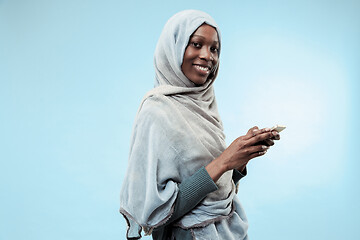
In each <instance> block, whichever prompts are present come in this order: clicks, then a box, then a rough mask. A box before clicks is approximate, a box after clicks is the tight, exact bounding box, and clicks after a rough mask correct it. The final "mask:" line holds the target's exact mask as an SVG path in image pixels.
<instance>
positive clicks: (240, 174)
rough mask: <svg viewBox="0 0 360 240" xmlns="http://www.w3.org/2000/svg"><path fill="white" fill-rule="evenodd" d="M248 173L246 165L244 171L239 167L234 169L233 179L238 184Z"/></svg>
mask: <svg viewBox="0 0 360 240" xmlns="http://www.w3.org/2000/svg"><path fill="white" fill-rule="evenodd" d="M246 175H247V168H246V167H245V169H244V171H242V172H240V171H239V170H237V169H234V171H233V177H232V178H233V180H234V183H235V184H236V183H237V182H239V181H240V179H242V178H243V177H245V176H246Z"/></svg>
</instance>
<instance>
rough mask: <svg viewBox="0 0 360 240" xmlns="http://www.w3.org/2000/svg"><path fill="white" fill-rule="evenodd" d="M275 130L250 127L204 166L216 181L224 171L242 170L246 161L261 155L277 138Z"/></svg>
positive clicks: (278, 136) (278, 137) (277, 134)
mask: <svg viewBox="0 0 360 240" xmlns="http://www.w3.org/2000/svg"><path fill="white" fill-rule="evenodd" d="M279 139H280V135H279V133H278V132H277V131H271V129H269V128H263V129H259V128H258V127H256V126H255V127H253V128H250V129H249V131H248V132H247V134H246V135H244V136H241V137H238V138H237V139H235V140H234V141H233V142H232V143H231V144H230V146H229V147H228V148H227V149H225V151H224V152H223V153H222V154H221V155H220V156H219V157H218V158H216V159H214V160H213V161H212V162H211V163H209V164H208V165H207V166H206V167H205V168H206V170H207V171H208V173H209V175H210V177H211V178H212V179H213V180H214V182H216V181H217V180H218V179H219V178H220V177H221V176H222V175H223V174H224V173H225V172H227V171H229V170H232V169H237V170H239V171H240V172H242V171H244V169H245V167H246V165H247V163H248V162H249V161H250V160H251V159H253V158H256V157H260V156H263V155H264V154H265V153H266V152H267V150H268V149H269V148H270V146H272V145H274V140H279Z"/></svg>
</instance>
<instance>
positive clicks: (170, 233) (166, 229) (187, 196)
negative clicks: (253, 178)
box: [152, 167, 247, 240]
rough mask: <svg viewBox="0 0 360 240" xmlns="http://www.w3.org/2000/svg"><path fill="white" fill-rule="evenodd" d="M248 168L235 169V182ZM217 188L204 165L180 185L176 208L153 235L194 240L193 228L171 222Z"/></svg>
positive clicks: (160, 238) (161, 239) (164, 239)
mask: <svg viewBox="0 0 360 240" xmlns="http://www.w3.org/2000/svg"><path fill="white" fill-rule="evenodd" d="M246 174H247V171H246V168H245V170H244V171H243V173H241V172H239V171H238V170H236V169H234V170H233V181H234V183H235V184H237V183H238V181H239V180H240V179H241V178H243V177H244V176H246ZM216 189H217V186H216V184H215V183H214V182H213V180H212V178H211V177H210V176H209V174H208V173H207V171H206V169H205V168H204V167H202V168H201V169H200V170H199V171H197V172H196V173H195V174H194V175H192V176H191V177H189V178H188V179H186V180H185V181H183V182H182V183H181V184H180V185H179V193H178V197H177V199H176V201H175V209H174V213H173V215H172V216H171V218H170V219H169V220H168V221H167V222H166V223H165V224H164V225H163V226H161V227H159V228H157V229H154V231H153V233H152V236H153V239H154V240H167V239H181V240H192V239H193V235H192V232H191V229H189V230H184V229H182V228H179V227H172V226H171V223H173V222H174V221H176V220H177V219H179V218H181V217H182V216H183V215H185V214H186V213H187V212H189V211H190V210H191V209H192V208H193V207H195V206H196V205H197V204H198V203H199V202H200V201H201V200H202V199H203V198H205V197H206V195H207V194H208V193H210V192H212V191H215V190H216Z"/></svg>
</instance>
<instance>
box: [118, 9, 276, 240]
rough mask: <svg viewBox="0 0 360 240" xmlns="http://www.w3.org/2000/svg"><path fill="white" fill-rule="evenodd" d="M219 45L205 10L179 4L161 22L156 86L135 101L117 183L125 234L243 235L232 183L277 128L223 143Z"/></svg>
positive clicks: (261, 151) (223, 237) (183, 239)
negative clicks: (218, 86)
mask: <svg viewBox="0 0 360 240" xmlns="http://www.w3.org/2000/svg"><path fill="white" fill-rule="evenodd" d="M220 48H221V41H220V32H219V29H218V26H217V25H216V23H215V21H214V20H213V19H212V18H211V17H210V16H209V15H208V14H206V13H204V12H201V11H196V10H186V11H182V12H179V13H177V14H175V15H174V16H173V17H171V18H170V19H169V21H168V22H167V23H166V25H165V27H164V29H163V32H162V34H161V36H160V39H159V41H158V44H157V47H156V50H155V57H154V65H155V72H156V77H155V88H154V89H152V90H151V91H149V92H148V93H147V94H146V95H145V97H144V99H143V100H142V102H141V104H140V108H139V111H138V113H137V116H136V119H135V124H134V129H133V136H132V142H131V148H130V156H129V162H128V169H127V174H126V177H125V179H124V182H123V186H122V190H121V197H120V198H121V199H120V205H121V208H120V212H121V213H122V214H123V216H124V217H125V219H126V221H127V223H128V232H127V238H128V239H139V238H141V230H142V229H143V230H144V232H145V233H146V234H152V237H153V239H180V240H187V239H207V240H212V239H219V240H230V239H234V240H235V239H236V240H239V239H247V228H248V222H247V219H246V216H245V213H244V210H243V208H242V206H241V204H240V202H239V199H238V197H237V195H236V184H237V183H238V181H239V180H240V179H241V178H242V177H243V176H245V175H246V164H247V163H248V161H249V160H250V159H253V158H255V157H258V156H262V155H264V154H265V153H266V151H267V149H268V148H269V147H270V146H272V145H274V141H273V140H278V139H279V138H280V136H279V134H278V132H276V131H271V130H270V129H268V128H265V129H258V128H257V127H253V128H251V129H250V130H249V131H248V132H247V134H246V135H244V136H241V137H239V138H237V139H236V140H235V141H234V142H233V143H231V145H230V146H229V147H227V148H226V144H225V136H224V133H223V127H222V122H221V120H220V116H219V114H218V111H217V105H216V100H215V95H214V90H213V82H214V80H215V78H216V76H217V73H218V69H219V55H220Z"/></svg>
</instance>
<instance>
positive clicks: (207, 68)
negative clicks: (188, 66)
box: [193, 64, 211, 74]
mask: <svg viewBox="0 0 360 240" xmlns="http://www.w3.org/2000/svg"><path fill="white" fill-rule="evenodd" d="M193 65H194V67H195V69H196V70H198V71H199V72H201V73H204V74H208V73H210V70H211V67H210V66H206V65H200V64H193Z"/></svg>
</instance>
